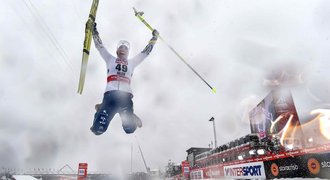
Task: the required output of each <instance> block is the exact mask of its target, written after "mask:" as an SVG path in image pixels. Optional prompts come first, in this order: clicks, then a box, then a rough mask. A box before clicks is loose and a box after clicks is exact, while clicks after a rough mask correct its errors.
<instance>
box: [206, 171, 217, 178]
mask: <svg viewBox="0 0 330 180" xmlns="http://www.w3.org/2000/svg"><path fill="white" fill-rule="evenodd" d="M206 176H209V177H215V176H220V171H219V170H214V171H213V170H209V171H207V172H206Z"/></svg>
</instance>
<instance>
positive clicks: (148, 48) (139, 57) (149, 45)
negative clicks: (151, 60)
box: [132, 36, 157, 67]
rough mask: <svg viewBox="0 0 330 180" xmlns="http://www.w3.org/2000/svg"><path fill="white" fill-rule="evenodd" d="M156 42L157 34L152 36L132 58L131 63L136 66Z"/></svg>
mask: <svg viewBox="0 0 330 180" xmlns="http://www.w3.org/2000/svg"><path fill="white" fill-rule="evenodd" d="M156 42H157V36H153V37H152V38H151V39H150V41H149V43H148V45H147V46H146V47H145V48H144V49H143V50H142V52H141V53H139V54H138V55H136V56H135V57H134V58H133V59H132V64H133V66H134V67H135V66H137V65H139V64H140V63H141V62H142V61H143V60H144V59H145V58H146V57H148V55H149V54H150V52H151V51H152V49H153V48H154V45H155V44H156Z"/></svg>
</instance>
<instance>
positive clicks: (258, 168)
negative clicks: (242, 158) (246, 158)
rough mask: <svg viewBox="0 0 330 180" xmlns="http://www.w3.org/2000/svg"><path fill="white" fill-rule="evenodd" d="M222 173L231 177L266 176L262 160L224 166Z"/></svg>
mask: <svg viewBox="0 0 330 180" xmlns="http://www.w3.org/2000/svg"><path fill="white" fill-rule="evenodd" d="M224 175H225V177H227V178H233V179H257V178H263V179H264V178H266V175H265V167H264V164H263V162H255V163H245V164H237V165H232V166H224Z"/></svg>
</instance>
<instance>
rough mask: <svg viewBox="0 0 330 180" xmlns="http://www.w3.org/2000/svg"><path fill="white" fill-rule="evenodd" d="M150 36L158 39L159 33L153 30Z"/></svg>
mask: <svg viewBox="0 0 330 180" xmlns="http://www.w3.org/2000/svg"><path fill="white" fill-rule="evenodd" d="M152 36H153V37H156V38H158V36H159V32H158V31H157V30H156V29H154V30H153V31H152Z"/></svg>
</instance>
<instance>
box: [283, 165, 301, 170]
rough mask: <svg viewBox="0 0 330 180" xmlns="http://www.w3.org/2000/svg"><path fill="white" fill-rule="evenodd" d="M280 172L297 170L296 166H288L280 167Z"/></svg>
mask: <svg viewBox="0 0 330 180" xmlns="http://www.w3.org/2000/svg"><path fill="white" fill-rule="evenodd" d="M279 169H280V171H296V170H298V169H299V167H298V165H297V164H290V165H289V166H280V167H279Z"/></svg>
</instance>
